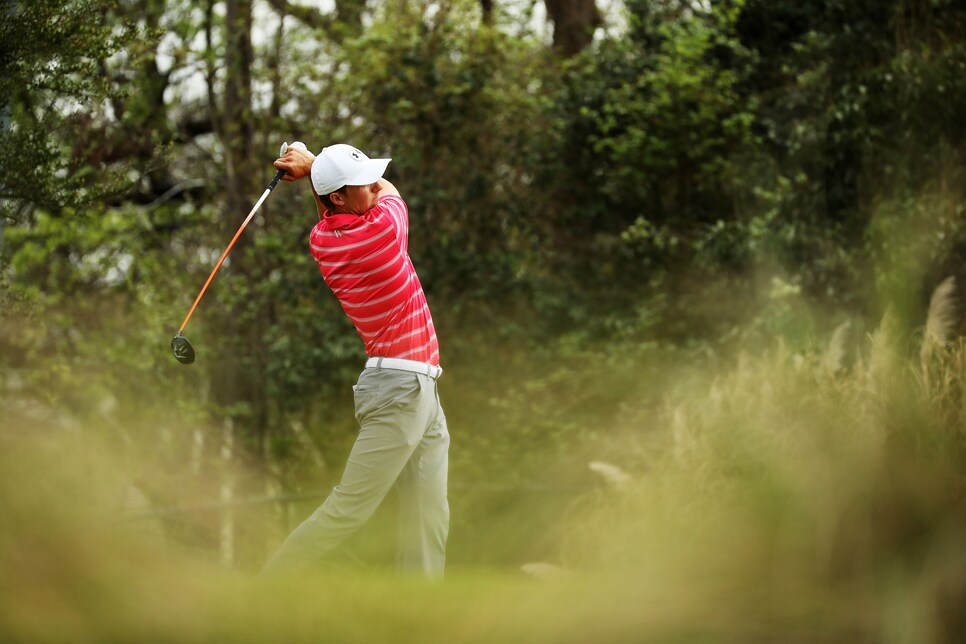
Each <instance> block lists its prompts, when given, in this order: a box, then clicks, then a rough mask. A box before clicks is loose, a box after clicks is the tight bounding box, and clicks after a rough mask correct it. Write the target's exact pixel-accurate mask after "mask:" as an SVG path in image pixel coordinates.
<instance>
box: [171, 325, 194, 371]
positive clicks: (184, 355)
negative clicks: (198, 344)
mask: <svg viewBox="0 0 966 644" xmlns="http://www.w3.org/2000/svg"><path fill="white" fill-rule="evenodd" d="M171 352H172V353H174V357H175V359H176V360H177V361H178V362H180V363H181V364H191V363H192V362H194V361H195V350H194V348H193V347H192V346H191V343H190V342H188V338H186V337H184V336H183V335H181V333H180V332H179V333H178V334H177V335H176V336H174V337H173V338H171Z"/></svg>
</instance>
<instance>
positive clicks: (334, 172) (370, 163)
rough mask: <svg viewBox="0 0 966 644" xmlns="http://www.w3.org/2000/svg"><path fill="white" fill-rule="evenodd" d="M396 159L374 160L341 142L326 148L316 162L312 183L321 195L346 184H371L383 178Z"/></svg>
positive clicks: (313, 163) (313, 166)
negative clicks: (390, 164) (387, 168)
mask: <svg viewBox="0 0 966 644" xmlns="http://www.w3.org/2000/svg"><path fill="white" fill-rule="evenodd" d="M390 161H392V159H370V158H369V157H367V156H366V155H365V154H364V153H363V152H361V151H360V150H358V149H356V148H354V147H352V146H351V145H346V144H345V143H338V144H336V145H330V146H329V147H327V148H323V149H322V152H320V153H319V156H317V157H315V161H313V162H312V186H313V187H315V191H316V192H317V193H318V194H320V195H327V194H329V193H332V192H335V191H336V190H338V189H339V188H341V187H342V186H367V185H369V184H370V183H375V182H376V181H378V180H379V179H381V178H382V175H383V173H384V172H385V171H386V166H388V165H389V162H390Z"/></svg>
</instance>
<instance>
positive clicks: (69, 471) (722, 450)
mask: <svg viewBox="0 0 966 644" xmlns="http://www.w3.org/2000/svg"><path fill="white" fill-rule="evenodd" d="M927 327H928V325H927ZM937 328H938V327H937ZM930 337H932V336H930ZM845 338H846V335H845V332H844V331H841V332H837V333H835V334H833V338H832V340H831V341H830V342H831V346H825V347H823V346H816V347H814V349H813V350H811V351H793V350H791V349H789V348H788V347H786V346H785V345H783V344H781V343H780V342H776V343H775V344H774V345H773V346H772V347H770V348H768V349H766V350H762V351H758V352H746V353H744V354H742V355H740V356H738V357H737V358H735V359H734V360H733V361H731V362H730V363H728V364H726V365H724V366H719V367H716V368H714V369H711V368H709V367H708V365H707V364H704V365H697V364H695V365H687V364H685V365H678V367H677V368H676V370H675V371H674V377H673V378H671V377H665V378H663V379H662V378H660V377H659V376H655V377H649V378H644V379H639V380H638V381H636V382H635V383H634V385H633V386H628V384H627V383H628V381H629V379H631V380H633V378H634V376H635V374H637V375H638V376H640V374H641V373H642V371H641V369H640V366H639V365H637V366H635V364H634V363H635V361H636V360H637V358H634V357H633V356H632V357H630V358H628V357H627V356H624V359H623V360H618V361H616V362H615V361H614V360H613V357H607V358H601V361H600V362H597V363H593V362H586V361H585V362H584V367H581V368H576V367H574V368H572V369H571V370H570V372H569V374H568V377H569V378H570V381H571V382H572V383H577V384H576V385H573V384H571V385H567V386H568V387H571V386H572V387H576V388H577V389H581V388H583V389H584V390H586V391H604V390H615V389H619V391H621V392H622V393H621V395H622V400H621V401H620V404H619V405H616V406H615V405H612V404H611V401H610V400H608V402H607V407H608V409H607V410H604V409H595V408H594V407H593V404H594V403H593V400H592V398H593V397H592V396H591V397H589V398H588V399H587V400H584V401H583V402H581V403H580V404H581V405H582V413H581V414H580V415H579V418H580V419H581V423H583V424H585V426H580V427H576V428H571V429H573V431H576V432H578V439H575V440H573V441H571V442H567V443H566V448H565V449H562V450H556V451H555V450H550V449H547V453H549V454H552V458H550V459H545V461H544V462H543V467H545V468H546V469H545V470H544V471H543V472H541V473H538V474H537V475H536V476H535V477H534V478H535V479H539V478H540V477H541V476H543V478H544V479H545V480H546V481H548V482H555V483H556V484H560V485H566V484H568V483H569V484H570V485H571V486H572V488H573V489H574V490H576V491H575V492H573V493H571V494H570V495H569V496H566V497H565V498H566V501H565V502H564V503H560V502H559V501H553V503H558V504H559V510H555V511H554V512H553V515H554V518H553V520H547V517H546V513H543V512H541V506H542V505H545V504H546V503H547V502H548V501H547V499H546V498H542V497H540V496H539V495H533V496H527V494H526V493H525V492H526V491H525V490H519V491H516V492H514V491H513V490H511V491H510V492H509V493H508V495H509V496H510V497H512V499H513V502H512V503H510V502H508V503H504V504H502V505H501V504H498V503H497V504H490V505H486V504H481V503H478V502H477V501H479V499H480V498H481V497H480V496H479V489H476V488H475V487H474V484H475V486H477V487H482V486H483V485H484V483H485V482H490V483H493V482H499V481H501V480H503V481H509V482H511V483H512V484H517V483H519V481H520V479H519V477H508V476H504V474H505V472H500V471H496V470H495V468H492V467H491V468H490V471H489V472H485V473H481V474H480V475H479V478H476V479H474V480H464V484H465V486H464V487H454V489H453V491H452V494H451V496H452V503H453V506H454V532H453V539H454V544H453V548H454V551H455V552H457V553H460V554H459V555H458V556H457V557H456V558H455V559H456V561H455V562H454V565H453V566H452V567H451V568H450V570H449V573H448V577H447V579H446V581H444V582H442V583H439V584H434V583H423V582H421V581H420V580H416V579H410V578H402V577H399V576H397V575H396V574H395V573H392V572H389V570H388V568H385V569H384V568H375V569H369V570H359V569H358V568H352V569H349V570H345V569H343V568H338V567H328V568H320V569H313V570H310V571H308V570H307V571H306V572H305V574H303V575H299V576H293V577H281V578H269V579H262V578H253V577H252V573H253V572H254V570H255V569H257V563H258V562H257V561H256V560H257V559H258V556H255V555H252V556H251V557H250V559H249V560H247V561H246V560H245V559H244V558H242V563H241V565H238V563H237V561H236V565H235V566H234V567H233V568H231V567H229V568H226V567H225V566H223V565H220V564H219V556H218V553H217V552H211V551H205V550H204V549H203V548H199V547H198V546H197V544H198V543H205V539H204V538H201V536H199V535H202V536H203V535H207V536H208V538H209V541H208V542H209V543H212V544H215V543H217V538H216V536H215V535H216V534H217V532H218V530H220V529H221V528H220V527H219V526H220V525H221V523H220V522H219V520H217V518H207V519H205V518H202V517H204V516H207V515H218V514H219V513H220V512H222V511H223V509H214V510H213V509H209V511H208V512H203V511H202V512H199V513H198V516H197V517H194V518H191V519H190V520H188V519H185V518H184V516H183V515H182V516H180V517H179V519H178V521H172V519H171V517H170V516H167V515H164V514H163V513H162V514H158V513H157V512H155V511H156V510H157V506H158V505H159V503H163V502H164V503H170V502H177V501H180V502H181V503H182V504H190V503H192V502H197V501H198V497H197V495H198V493H199V491H200V490H203V489H217V486H218V485H221V484H222V483H223V481H224V480H226V477H227V478H228V479H229V480H231V481H234V482H237V483H239V484H240V483H241V482H243V481H246V480H262V479H263V478H264V477H263V476H262V474H261V472H260V470H259V469H258V468H257V467H256V466H255V465H254V464H246V463H245V462H244V461H239V460H235V461H232V462H231V463H228V462H223V463H221V465H219V468H220V469H219V470H217V471H216V470H210V472H209V476H210V477H211V478H212V480H211V481H209V482H208V483H210V485H209V487H208V488H205V487H204V485H203V484H202V482H199V481H197V480H195V481H194V482H192V480H193V479H192V478H191V476H190V472H191V470H192V467H193V466H192V464H191V459H190V458H188V457H187V456H188V455H189V454H190V448H191V445H192V440H193V439H192V436H194V433H195V432H194V428H192V429H190V430H186V431H185V432H184V437H183V438H184V440H183V448H181V449H182V451H183V455H184V456H185V458H184V459H182V460H180V461H179V459H178V458H177V457H172V456H171V454H167V455H165V454H164V453H163V452H164V449H159V448H158V446H157V445H156V441H155V439H154V438H152V439H151V440H148V441H145V443H144V444H140V445H135V446H132V445H130V444H127V445H126V446H125V445H121V446H119V445H118V444H117V443H116V442H114V443H109V442H102V441H99V440H98V439H97V436H98V435H99V432H98V428H97V427H94V426H89V425H81V426H75V427H71V426H63V424H58V423H56V422H46V421H43V422H42V421H30V422H28V420H26V419H25V418H23V417H22V418H20V420H18V421H13V420H10V419H8V420H7V421H6V422H5V424H4V427H3V434H2V436H3V439H2V440H3V442H2V450H0V467H2V479H0V521H2V523H0V636H2V637H0V639H4V640H10V641H72V642H85V641H137V640H144V639H152V640H162V641H166V640H170V641H212V640H215V641H334V642H345V641H367V642H368V641H393V642H396V641H400V642H407V641H414V642H415V641H440V642H443V641H445V642H493V641H527V642H586V641H627V642H639V641H669V642H677V641H680V642H692V641H715V642H717V641H729V642H730V641H734V642H747V641H823V642H824V641H841V642H854V641H876V642H879V641H885V642H930V641H932V642H954V641H960V638H961V637H962V634H963V633H964V632H966V610H964V606H966V429H964V428H966V389H964V384H966V343H963V342H962V341H954V342H950V341H949V337H948V335H947V336H944V337H940V336H939V335H938V334H937V335H936V336H935V339H932V340H926V341H928V342H931V343H932V344H931V346H930V351H929V353H928V356H927V355H926V353H925V352H918V351H916V352H909V351H908V347H907V346H906V344H907V343H905V342H903V341H902V340H901V338H899V337H898V336H897V331H896V330H895V328H894V325H892V324H891V323H890V322H889V320H888V318H887V319H886V320H884V321H883V324H882V325H880V327H879V329H877V330H876V332H875V333H873V334H872V336H871V337H870V338H868V339H866V340H865V341H864V343H863V345H862V346H861V347H858V351H853V352H852V354H853V355H854V356H855V357H854V359H851V360H850V361H849V360H846V355H847V354H848V353H849V352H846V351H844V349H843V347H842V345H843V343H845V342H846V339H845ZM911 353H918V354H919V355H911ZM615 364H618V365H623V366H618V367H615V366H614V365H615ZM582 369H585V370H582ZM456 372H457V377H456V380H455V384H456V385H458V384H459V382H460V379H459V377H458V373H459V371H458V369H457V370H456ZM605 373H608V374H610V375H609V376H604V375H602V374H605ZM608 378H612V379H613V380H608ZM550 380H551V381H552V382H551V384H545V385H543V387H544V389H543V390H542V389H541V385H537V384H532V383H531V384H530V385H529V390H528V391H529V393H530V395H528V396H525V397H521V398H520V399H519V400H516V399H513V398H512V397H511V398H506V399H504V400H503V401H502V407H500V409H499V413H501V414H503V416H502V418H504V419H506V418H513V419H516V422H519V423H526V422H527V421H526V419H527V418H528V413H530V414H532V413H537V414H539V415H541V416H542V417H544V418H551V419H553V418H556V416H555V415H554V411H553V410H552V409H551V408H550V407H549V405H550V404H552V403H553V402H554V401H553V400H552V396H551V398H550V399H541V398H540V392H541V391H552V387H555V386H560V383H561V382H562V381H563V380H564V378H563V377H562V376H560V375H559V374H558V375H555V376H554V377H553V378H551V379H550ZM548 387H549V388H550V389H547V388H548ZM645 392H646V395H645ZM452 393H453V395H452V396H451V398H452V399H454V400H459V399H460V394H461V393H465V392H458V391H456V392H452ZM541 400H542V402H541ZM570 403H571V401H567V400H558V401H556V406H557V408H561V407H562V408H565V409H567V411H566V415H567V417H568V418H574V417H575V415H574V414H575V412H574V411H572V410H570V409H569V408H568V407H567V406H568V404H570ZM541 405H544V406H541ZM508 407H509V408H508ZM528 410H529V411H528ZM451 412H453V413H451V415H453V416H459V413H458V412H456V411H455V410H452V409H451ZM595 417H597V418H599V425H598V426H586V424H587V423H593V422H594V421H593V420H592V419H594V418H595ZM451 423H452V419H451ZM474 423H475V424H474ZM492 423H493V419H492V418H491V419H484V418H478V419H475V421H474V420H473V419H470V418H461V419H460V423H459V427H458V432H459V433H463V434H464V435H466V434H471V433H473V432H485V431H487V430H488V429H490V427H491V425H492ZM534 426H535V427H542V425H539V423H538V424H537V425H534ZM141 429H142V430H143V432H144V434H145V435H146V436H152V437H156V436H157V433H152V431H153V430H152V429H151V428H149V427H143V428H141ZM454 429H455V427H454ZM129 430H130V428H129ZM513 430H514V428H513V427H510V428H507V429H506V433H507V435H512V434H513ZM531 430H532V428H531ZM220 431H221V430H220ZM541 431H543V430H541ZM568 431H569V430H568ZM136 433H137V432H133V431H128V432H127V433H126V434H125V436H127V437H128V440H130V436H132V435H136ZM521 433H525V432H523V431H522V429H521ZM214 435H216V436H217V435H218V434H214ZM561 436H564V434H560V435H555V436H554V440H558V439H560V438H561ZM494 440H496V439H494ZM170 441H171V442H172V444H177V443H178V441H177V440H175V439H170ZM460 441H461V439H460V437H459V434H456V435H455V436H454V444H456V443H459V442H460ZM527 441H528V445H529V446H531V447H534V448H536V447H539V445H540V441H539V438H535V437H533V436H527ZM486 445H487V443H480V442H477V443H474V442H472V441H469V440H467V441H466V442H465V443H464V446H463V447H459V446H456V447H454V478H456V479H459V476H460V475H459V465H460V463H463V462H468V461H469V460H471V459H473V458H474V457H476V458H478V459H479V460H480V461H483V462H485V459H484V454H483V453H482V451H483V449H485V447H486ZM545 447H549V446H545ZM165 449H169V450H170V449H173V448H171V447H170V446H169V447H168V448H165ZM474 449H477V451H476V452H475V453H474V452H473V450H474ZM461 450H462V451H461ZM554 460H555V461H556V462H557V466H556V467H555V466H554V463H553V461H554ZM179 462H180V467H179ZM564 464H565V465H566V466H564ZM512 466H513V464H512V463H507V464H506V467H507V469H510V468H512ZM568 472H569V474H568ZM178 473H180V474H181V478H182V480H181V481H180V482H179V481H178V478H179V477H178ZM484 476H486V477H487V478H486V479H485V481H484V478H483V477H484ZM260 477H262V478H260ZM159 480H163V481H164V482H165V486H164V487H165V488H167V490H166V491H165V492H163V493H162V491H161V490H160V489H159V488H160V487H161V486H156V487H153V488H152V487H151V486H150V485H146V484H144V483H142V482H146V481H155V482H157V481H159ZM136 483H137V484H136ZM255 487H257V485H256V486H255ZM299 508H300V509H299V510H298V511H296V512H294V513H293V516H290V517H289V518H288V519H287V520H288V521H289V522H292V521H297V520H298V519H300V518H301V516H300V513H301V512H302V510H306V511H307V509H310V508H309V506H299ZM527 511H529V513H527ZM234 512H235V514H234V515H233V519H234V525H235V526H238V537H237V539H238V540H239V541H240V543H239V544H237V547H238V548H240V549H241V550H242V551H244V550H245V549H246V548H248V549H250V550H251V551H253V552H256V553H259V554H262V553H265V554H267V551H268V550H270V548H271V547H273V545H274V544H276V543H277V541H278V539H280V538H281V533H283V532H284V530H279V529H277V528H275V529H271V528H270V527H269V526H271V525H272V524H273V523H274V525H276V526H277V525H278V518H277V517H275V516H274V515H273V514H272V512H273V510H272V509H271V507H270V506H268V505H259V504H255V505H252V506H250V507H238V508H236V509H235V510H234ZM505 512H511V513H513V515H514V523H515V525H514V526H510V525H509V523H508V522H507V521H505V517H504V516H503V513H505ZM470 515H472V516H470ZM377 521H379V519H378V518H377ZM487 524H489V525H493V526H500V527H499V528H498V529H497V528H494V529H493V530H491V531H490V532H486V533H485V538H484V537H482V536H480V535H479V534H477V535H476V536H475V537H474V535H472V534H470V531H469V530H467V526H471V525H472V526H485V525H487ZM481 534H484V532H481ZM501 534H502V535H505V536H507V538H511V536H510V535H511V534H512V539H517V540H520V542H521V543H527V544H529V545H528V546H527V547H526V548H521V549H520V550H519V557H518V561H517V562H516V564H515V565H513V566H494V565H492V559H488V557H487V556H485V553H484V552H483V551H484V550H485V549H486V548H488V547H493V548H497V547H498V546H496V545H494V544H493V543H489V544H488V540H489V542H494V541H499V540H500V538H501ZM521 534H523V535H527V537H526V538H521V536H520V535H521ZM370 538H371V539H373V541H374V542H375V541H378V540H377V539H374V538H372V537H370ZM474 538H475V541H474ZM389 541H391V539H387V543H388V542H389ZM460 541H463V542H464V543H465V542H469V543H473V544H474V547H473V548H470V547H467V546H466V545H463V546H460V545H459V542H460ZM246 543H247V545H246ZM380 543H381V542H380ZM192 544H194V545H192ZM252 544H255V545H252ZM379 547H382V546H379ZM386 547H388V546H386ZM376 550H378V548H376ZM474 552H475V555H474ZM501 557H502V561H505V562H506V561H510V562H511V563H512V557H510V558H508V556H507V554H506V553H502V555H501ZM528 563H530V564H532V563H541V564H547V565H544V566H528V567H526V570H528V571H537V572H540V571H545V572H546V571H551V572H553V573H555V574H552V575H549V576H547V577H546V578H544V579H539V580H538V579H533V578H531V577H529V576H527V575H526V574H524V572H522V571H520V570H519V569H518V566H523V565H524V564H528Z"/></svg>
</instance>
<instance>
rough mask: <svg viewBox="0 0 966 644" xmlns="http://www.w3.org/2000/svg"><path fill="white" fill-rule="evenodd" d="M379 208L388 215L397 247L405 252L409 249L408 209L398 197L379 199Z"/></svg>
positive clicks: (388, 196) (389, 196)
mask: <svg viewBox="0 0 966 644" xmlns="http://www.w3.org/2000/svg"><path fill="white" fill-rule="evenodd" d="M379 206H380V207H381V208H383V209H384V210H385V212H386V214H387V215H389V221H390V222H391V225H392V227H393V229H394V230H395V231H396V239H397V240H398V242H399V247H400V248H401V249H402V250H403V251H406V249H407V248H408V247H409V208H408V207H407V206H406V202H405V201H403V199H402V197H400V196H398V195H386V196H384V197H379Z"/></svg>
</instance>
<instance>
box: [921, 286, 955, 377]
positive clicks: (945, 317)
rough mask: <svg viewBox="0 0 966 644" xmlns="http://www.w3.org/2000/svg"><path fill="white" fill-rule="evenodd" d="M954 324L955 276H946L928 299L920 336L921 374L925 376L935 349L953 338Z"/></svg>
mask: <svg viewBox="0 0 966 644" xmlns="http://www.w3.org/2000/svg"><path fill="white" fill-rule="evenodd" d="M955 325H956V278H955V277H952V276H950V277H947V278H946V279H944V280H943V281H942V282H941V283H940V284H939V286H937V287H936V290H934V291H933V292H932V297H931V298H930V299H929V313H928V314H927V316H926V327H925V332H924V333H923V338H922V348H921V349H920V351H919V360H920V362H921V363H922V372H923V376H924V377H927V368H928V366H929V359H930V358H931V357H932V355H933V352H934V351H935V350H936V349H939V348H941V347H943V346H944V345H945V344H946V343H947V342H949V341H950V340H951V339H952V338H953V334H954V329H955Z"/></svg>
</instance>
